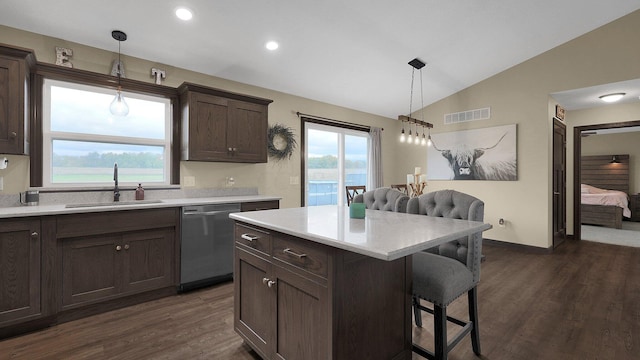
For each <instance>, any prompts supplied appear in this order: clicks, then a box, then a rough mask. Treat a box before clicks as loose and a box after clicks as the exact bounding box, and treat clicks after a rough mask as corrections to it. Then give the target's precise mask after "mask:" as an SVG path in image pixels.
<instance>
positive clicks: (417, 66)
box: [398, 58, 433, 146]
mask: <svg viewBox="0 0 640 360" xmlns="http://www.w3.org/2000/svg"><path fill="white" fill-rule="evenodd" d="M409 65H411V67H412V68H413V69H411V95H410V98H409V115H406V116H405V115H398V120H400V121H401V122H402V132H401V133H400V142H405V141H406V142H408V143H409V144H412V143H415V144H416V145H420V144H422V145H425V144H426V145H429V146H431V128H432V127H433V124H431V123H428V122H426V121H424V95H423V91H422V68H423V67H424V66H425V65H426V64H425V63H424V62H422V60H420V59H418V58H415V59H413V60H411V61H409ZM416 70H420V99H421V101H422V103H421V105H422V108H421V114H422V116H421V117H422V120H418V119H416V118H412V117H411V110H412V107H413V80H414V77H415V73H416ZM405 122H408V123H409V135H408V136H407V135H405V132H404V123H405ZM412 124H415V125H416V136H415V141H414V139H413V135H412V133H411V128H412V126H413V125H412ZM418 126H420V127H422V141H421V140H420V137H419V135H418ZM425 128H426V129H427V130H428V131H429V136H428V138H426V139H425V136H424V129H425Z"/></svg>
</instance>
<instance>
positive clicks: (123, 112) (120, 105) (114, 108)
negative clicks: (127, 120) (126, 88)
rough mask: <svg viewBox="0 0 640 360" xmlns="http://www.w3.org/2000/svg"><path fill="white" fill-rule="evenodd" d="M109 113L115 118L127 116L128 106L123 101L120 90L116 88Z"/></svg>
mask: <svg viewBox="0 0 640 360" xmlns="http://www.w3.org/2000/svg"><path fill="white" fill-rule="evenodd" d="M109 111H111V114H113V115H115V116H127V115H128V114H129V105H127V102H126V101H125V100H124V96H122V93H121V92H120V88H118V92H117V93H116V97H115V98H114V99H113V101H112V102H111V105H110V106H109Z"/></svg>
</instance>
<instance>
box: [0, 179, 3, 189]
mask: <svg viewBox="0 0 640 360" xmlns="http://www.w3.org/2000/svg"><path fill="white" fill-rule="evenodd" d="M2 190H4V178H3V177H2V176H0V191H2Z"/></svg>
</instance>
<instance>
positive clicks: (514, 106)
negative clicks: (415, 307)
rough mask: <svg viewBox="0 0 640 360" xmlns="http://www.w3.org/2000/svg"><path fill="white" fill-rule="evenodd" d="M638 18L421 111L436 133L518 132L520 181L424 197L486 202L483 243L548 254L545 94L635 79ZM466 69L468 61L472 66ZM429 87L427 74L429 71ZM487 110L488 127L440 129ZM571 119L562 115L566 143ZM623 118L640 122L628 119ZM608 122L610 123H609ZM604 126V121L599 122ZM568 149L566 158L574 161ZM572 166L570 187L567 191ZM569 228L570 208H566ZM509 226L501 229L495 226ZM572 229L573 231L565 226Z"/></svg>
mask: <svg viewBox="0 0 640 360" xmlns="http://www.w3.org/2000/svg"><path fill="white" fill-rule="evenodd" d="M639 35H640V11H636V12H634V13H632V14H630V15H627V16H625V17H623V18H621V19H619V20H617V21H614V22H612V23H610V24H608V25H605V26H603V27H601V28H599V29H596V30H594V31H592V32H590V33H587V34H585V35H583V36H580V37H578V38H576V39H574V40H572V41H570V42H568V43H565V44H563V45H561V46H558V47H556V48H554V49H551V50H549V51H547V52H545V53H543V54H541V55H539V56H536V57H534V58H532V59H530V60H527V61H525V62H523V63H521V64H519V65H516V66H514V67H512V68H510V69H508V70H506V71H504V72H502V73H499V74H497V75H495V76H493V77H491V78H488V79H486V80H484V81H481V82H479V83H478V84H476V85H473V86H471V87H469V88H467V89H465V90H462V91H460V92H458V93H457V94H455V95H453V96H450V97H447V98H445V99H442V100H440V101H438V102H437V103H435V104H432V105H430V106H428V107H427V108H426V116H427V119H426V120H427V121H430V122H432V123H434V129H433V131H432V132H433V133H439V132H451V131H459V130H466V129H476V128H484V127H491V126H498V125H506V124H517V126H518V136H517V137H518V145H517V161H518V181H503V182H499V181H431V182H429V184H428V190H429V191H433V190H438V189H445V188H450V189H456V190H459V191H463V192H467V193H470V194H472V195H474V196H477V197H478V198H480V199H482V200H484V202H485V221H488V222H489V223H491V224H493V225H494V228H493V229H492V230H489V231H487V232H485V234H484V235H485V237H487V238H490V239H495V240H501V241H506V242H512V243H517V244H524V245H531V246H536V247H543V248H547V247H550V246H551V245H552V240H553V239H552V235H551V231H552V219H551V216H552V197H551V192H552V184H551V174H552V172H551V165H552V154H553V152H552V134H553V131H552V129H553V128H552V117H553V115H554V113H555V111H554V109H555V104H556V103H555V102H554V101H553V99H551V98H550V97H549V94H552V93H555V92H559V91H565V90H571V89H576V88H583V87H588V86H594V85H600V84H606V83H611V82H618V81H622V80H629V79H635V78H638V77H640V61H638V59H640V46H636V44H637V39H638V36H639ZM469 61H473V59H472V58H470V59H469ZM426 78H427V81H428V78H429V72H428V69H427V73H426ZM484 107H491V119H490V120H483V121H474V122H468V123H463V124H457V125H444V124H443V116H444V114H446V113H452V112H459V111H465V110H472V109H478V108H484ZM572 118H573V116H570V115H567V124H568V127H567V137H568V138H569V139H570V137H571V136H572V131H573V128H572V126H571V125H570V124H572V122H571V121H572ZM625 118H627V119H628V118H633V119H640V115H639V114H638V113H637V112H635V113H630V114H628V116H626V117H625ZM612 121H613V120H612ZM599 122H601V121H599ZM572 146H573V145H572V143H568V146H567V154H568V155H569V156H571V154H572V151H573V150H572V149H573V147H572ZM398 155H399V157H400V158H406V159H409V161H410V162H411V165H412V166H414V164H416V165H417V164H424V163H426V161H427V159H426V152H422V153H416V152H415V150H414V148H413V147H409V146H406V145H405V146H402V145H400V146H399V147H398ZM571 166H572V165H571V163H569V164H568V166H567V170H568V176H569V177H568V178H567V182H568V183H569V184H571V183H572V181H573V180H572V175H573V173H572V172H569V170H570V169H571ZM568 190H569V194H571V189H568ZM567 200H568V204H571V202H569V201H573V200H572V198H568V199H567ZM568 211H569V214H568V217H569V218H570V219H571V220H572V219H573V214H572V213H571V212H572V211H573V208H572V207H571V206H569V207H568ZM499 218H504V219H505V220H506V221H507V226H506V227H505V228H500V227H498V226H497V223H498V219H499ZM568 226H569V229H570V230H571V229H572V223H570V224H568Z"/></svg>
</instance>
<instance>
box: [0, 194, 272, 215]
mask: <svg viewBox="0 0 640 360" xmlns="http://www.w3.org/2000/svg"><path fill="white" fill-rule="evenodd" d="M280 199H281V198H280V197H275V196H266V195H243V196H216V197H207V198H181V199H166V200H147V202H146V201H145V200H142V201H140V202H139V203H136V202H135V201H123V203H122V204H116V203H109V204H108V205H107V204H104V203H103V204H100V205H97V206H87V207H85V206H82V207H70V208H67V207H66V204H60V205H38V206H12V207H0V219H2V218H13V217H23V216H45V215H59V214H78V213H91V212H103V211H121V210H133V209H154V208H166V207H181V206H188V205H205V204H225V203H226V204H229V203H243V202H254V201H270V200H280ZM148 201H159V202H153V203H150V202H148Z"/></svg>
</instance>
